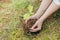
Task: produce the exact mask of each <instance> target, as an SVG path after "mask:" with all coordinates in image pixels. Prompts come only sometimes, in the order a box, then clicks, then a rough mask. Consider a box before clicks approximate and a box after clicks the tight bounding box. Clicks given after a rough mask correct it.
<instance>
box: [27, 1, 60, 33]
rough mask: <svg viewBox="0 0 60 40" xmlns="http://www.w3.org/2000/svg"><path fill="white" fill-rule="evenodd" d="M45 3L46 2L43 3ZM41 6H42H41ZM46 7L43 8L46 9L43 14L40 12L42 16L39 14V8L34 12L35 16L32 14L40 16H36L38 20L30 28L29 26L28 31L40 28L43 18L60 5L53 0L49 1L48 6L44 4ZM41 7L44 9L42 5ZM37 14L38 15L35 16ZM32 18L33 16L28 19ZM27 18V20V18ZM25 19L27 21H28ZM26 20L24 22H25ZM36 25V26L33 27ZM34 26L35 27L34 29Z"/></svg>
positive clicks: (35, 30)
mask: <svg viewBox="0 0 60 40" xmlns="http://www.w3.org/2000/svg"><path fill="white" fill-rule="evenodd" d="M43 1H44V0H43ZM45 5H46V4H45ZM42 7H43V6H42ZM47 7H48V8H47ZM46 8H47V9H45V10H46V11H45V13H44V14H43V12H42V14H43V15H42V16H41V15H39V14H40V12H39V11H40V10H41V9H40V10H38V11H37V13H36V16H34V17H37V18H38V17H40V16H41V17H40V18H38V20H37V21H36V23H35V24H34V25H33V26H32V28H30V31H31V32H37V31H39V30H41V27H42V24H43V22H44V20H45V19H47V18H48V17H49V16H50V15H52V14H53V13H54V12H55V11H56V10H58V9H59V8H60V6H59V5H56V4H55V3H54V2H53V1H52V2H51V3H50V5H49V6H46ZM42 9H44V7H43V8H42ZM37 15H38V16H37ZM32 18H33V16H31V17H30V18H29V19H32ZM29 19H28V20H29ZM28 20H27V21H28ZM27 21H26V22H27ZM36 26H37V28H35V27H36ZM34 28H35V29H34Z"/></svg>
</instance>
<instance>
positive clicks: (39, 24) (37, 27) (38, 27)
mask: <svg viewBox="0 0 60 40" xmlns="http://www.w3.org/2000/svg"><path fill="white" fill-rule="evenodd" d="M42 23H43V22H42V21H40V20H38V21H37V22H36V23H35V24H34V25H33V26H32V28H30V32H37V31H39V30H41V27H42Z"/></svg>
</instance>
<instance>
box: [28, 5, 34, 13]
mask: <svg viewBox="0 0 60 40" xmlns="http://www.w3.org/2000/svg"><path fill="white" fill-rule="evenodd" d="M27 9H28V11H29V12H32V11H33V6H32V5H31V4H30V5H28V7H27Z"/></svg>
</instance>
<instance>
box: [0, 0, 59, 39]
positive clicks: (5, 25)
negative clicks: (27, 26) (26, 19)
mask: <svg viewBox="0 0 60 40" xmlns="http://www.w3.org/2000/svg"><path fill="white" fill-rule="evenodd" d="M30 4H31V5H33V6H34V9H33V12H34V13H35V12H36V11H37V9H38V7H39V5H40V3H39V0H38V1H36V0H33V1H32V0H12V2H11V3H8V4H7V3H2V2H0V40H60V16H58V15H59V13H60V10H58V11H57V12H55V14H53V15H52V16H50V17H49V18H48V19H47V20H46V21H45V22H44V24H43V30H42V31H41V32H40V33H39V34H38V35H36V36H35V35H34V36H33V35H30V36H28V35H25V34H24V31H23V28H22V23H21V16H23V14H25V13H27V12H28V10H27V7H28V5H30ZM36 4H38V5H36ZM56 14H57V15H56Z"/></svg>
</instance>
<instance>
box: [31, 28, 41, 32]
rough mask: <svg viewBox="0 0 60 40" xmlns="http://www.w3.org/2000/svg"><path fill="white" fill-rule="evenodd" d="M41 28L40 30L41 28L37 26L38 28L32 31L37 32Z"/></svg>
mask: <svg viewBox="0 0 60 40" xmlns="http://www.w3.org/2000/svg"><path fill="white" fill-rule="evenodd" d="M39 30H40V28H36V29H33V30H30V32H37V31H39Z"/></svg>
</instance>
